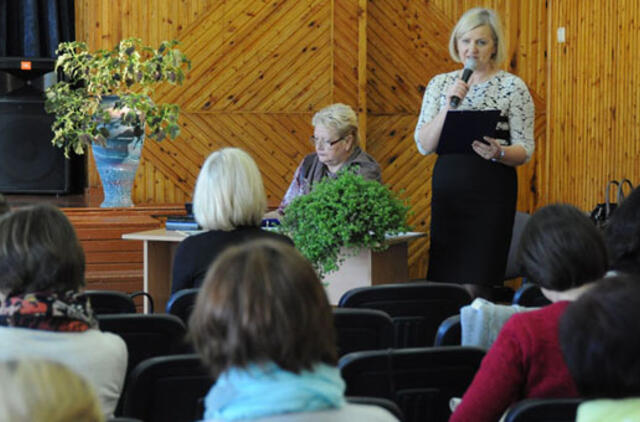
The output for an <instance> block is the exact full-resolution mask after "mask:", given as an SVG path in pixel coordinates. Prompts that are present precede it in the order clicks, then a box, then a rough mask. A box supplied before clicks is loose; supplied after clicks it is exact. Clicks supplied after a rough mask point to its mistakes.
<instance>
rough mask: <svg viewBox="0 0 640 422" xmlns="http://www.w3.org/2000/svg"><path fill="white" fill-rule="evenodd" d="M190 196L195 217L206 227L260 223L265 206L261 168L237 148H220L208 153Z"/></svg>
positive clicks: (254, 224) (224, 227)
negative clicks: (192, 193) (191, 196)
mask: <svg viewBox="0 0 640 422" xmlns="http://www.w3.org/2000/svg"><path fill="white" fill-rule="evenodd" d="M193 196H194V197H193V213H194V215H195V218H196V221H197V222H198V224H200V225H201V226H202V227H203V228H204V229H207V230H226V231H229V230H233V229H235V228H236V227H238V226H259V225H260V223H261V222H262V216H263V215H264V212H265V211H266V208H267V196H266V194H265V192H264V185H263V183H262V176H261V175H260V170H258V166H257V165H256V162H255V161H254V160H253V158H251V156H250V155H249V154H247V153H246V152H244V151H243V150H241V149H239V148H222V149H221V150H218V151H215V152H213V153H212V154H211V155H209V157H208V158H207V160H206V161H205V162H204V165H203V166H202V169H201V170H200V174H199V175H198V180H197V181H196V188H195V192H194V195H193Z"/></svg>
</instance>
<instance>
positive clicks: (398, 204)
mask: <svg viewBox="0 0 640 422" xmlns="http://www.w3.org/2000/svg"><path fill="white" fill-rule="evenodd" d="M408 212H409V207H408V205H406V204H405V202H403V201H402V200H400V199H398V197H397V196H396V195H395V194H394V193H393V192H392V191H391V190H389V188H388V187H387V186H385V185H382V184H380V183H378V182H376V181H373V180H364V179H363V178H362V176H360V175H357V174H355V173H353V172H350V171H342V172H340V173H339V175H338V177H337V178H336V179H325V180H323V181H321V182H320V183H318V184H316V185H315V186H314V189H313V190H312V191H311V193H309V194H307V195H303V196H300V197H298V198H296V199H294V200H293V201H292V202H291V203H290V204H289V206H288V207H287V209H286V213H285V215H284V217H283V218H282V220H281V222H280V226H279V229H278V230H279V231H280V232H281V233H284V234H286V235H287V236H289V237H290V238H291V239H292V240H293V242H294V244H295V246H296V248H297V249H298V250H299V251H300V252H301V253H302V254H303V255H304V256H305V257H306V258H307V259H309V261H311V263H312V264H313V266H314V268H315V270H316V271H317V272H318V274H319V275H320V276H321V277H323V276H324V275H325V274H328V273H330V272H332V271H335V270H337V269H338V266H339V264H340V263H341V262H340V261H339V256H340V255H339V254H340V252H341V249H342V252H347V251H348V252H347V253H348V254H349V255H356V254H358V253H359V251H360V250H362V249H366V248H371V249H372V250H374V251H380V250H384V249H386V248H387V247H388V246H387V245H386V244H385V235H387V234H398V233H401V232H404V231H408V230H409V229H410V227H409V226H408V225H407V223H406V221H407V214H408ZM343 259H344V258H343Z"/></svg>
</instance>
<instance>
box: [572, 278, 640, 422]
mask: <svg viewBox="0 0 640 422" xmlns="http://www.w3.org/2000/svg"><path fill="white" fill-rule="evenodd" d="M638 321H640V278H639V277H638V276H614V277H611V278H606V279H604V280H602V281H600V282H598V284H597V285H596V286H595V287H594V288H593V289H591V290H589V291H588V292H587V293H585V294H584V295H582V296H581V297H580V298H579V299H578V300H576V301H575V302H573V303H572V304H571V305H569V306H568V307H567V310H566V312H565V313H564V315H562V318H561V319H560V328H559V332H560V345H561V346H562V353H563V355H564V358H565V361H566V362H567V366H568V367H569V371H570V372H571V375H572V376H573V379H574V380H575V383H576V386H577V387H578V391H579V392H580V394H582V395H583V396H584V397H586V398H608V399H624V398H627V400H595V401H591V402H585V403H584V404H582V405H580V407H579V409H578V418H577V419H576V420H577V421H578V422H589V421H593V422H595V421H603V420H606V421H631V420H640V361H639V360H638V356H640V324H638ZM630 397H634V398H630Z"/></svg>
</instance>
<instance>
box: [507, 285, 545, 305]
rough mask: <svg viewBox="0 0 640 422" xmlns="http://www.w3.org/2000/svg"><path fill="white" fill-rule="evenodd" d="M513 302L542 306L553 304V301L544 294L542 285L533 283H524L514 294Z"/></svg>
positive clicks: (515, 303)
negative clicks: (541, 288)
mask: <svg viewBox="0 0 640 422" xmlns="http://www.w3.org/2000/svg"><path fill="white" fill-rule="evenodd" d="M513 304H514V305H520V306H530V307H541V306H547V305H549V304H551V301H550V300H549V299H547V298H546V296H545V295H543V294H542V290H540V286H538V285H537V284H533V283H526V284H523V285H522V287H520V288H519V289H518V290H516V293H515V294H514V295H513Z"/></svg>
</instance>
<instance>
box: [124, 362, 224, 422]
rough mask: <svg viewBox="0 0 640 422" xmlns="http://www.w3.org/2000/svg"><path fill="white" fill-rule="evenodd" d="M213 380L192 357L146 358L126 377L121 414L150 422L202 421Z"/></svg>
mask: <svg viewBox="0 0 640 422" xmlns="http://www.w3.org/2000/svg"><path fill="white" fill-rule="evenodd" d="M214 381H215V380H214V379H213V377H212V376H211V375H210V374H209V373H208V372H207V370H206V369H205V368H204V367H203V365H202V363H201V361H200V358H199V357H198V355H195V354H187V355H173V356H161V357H155V358H151V359H147V360H145V361H144V362H141V363H140V364H139V365H138V366H136V367H135V368H134V370H133V371H132V372H131V375H130V376H129V379H128V388H127V390H126V392H125V393H124V412H123V415H124V416H127V417H133V418H138V419H142V420H143V421H153V422H165V421H166V422H192V421H196V420H201V419H202V415H203V410H204V397H205V396H206V395H207V392H208V391H209V389H210V388H211V386H212V385H213V384H214Z"/></svg>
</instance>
